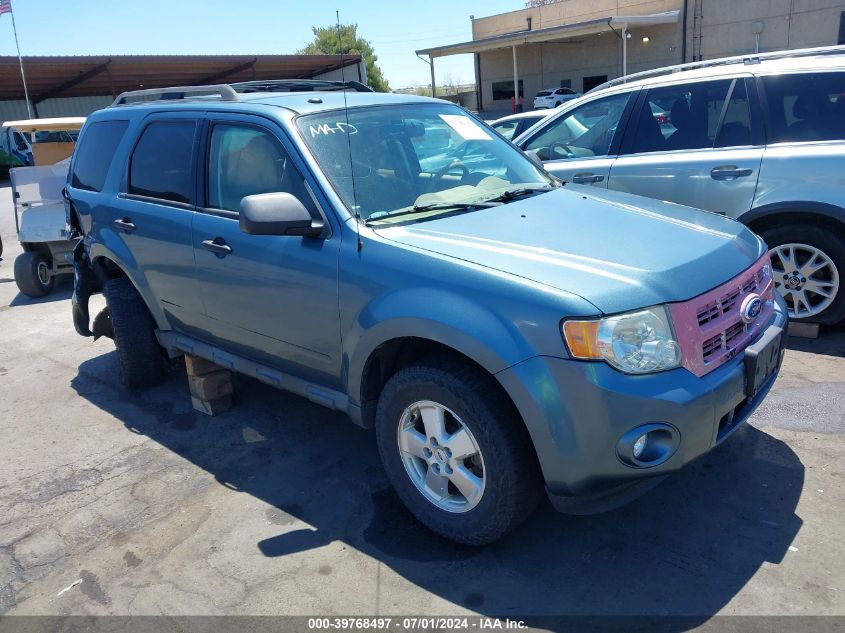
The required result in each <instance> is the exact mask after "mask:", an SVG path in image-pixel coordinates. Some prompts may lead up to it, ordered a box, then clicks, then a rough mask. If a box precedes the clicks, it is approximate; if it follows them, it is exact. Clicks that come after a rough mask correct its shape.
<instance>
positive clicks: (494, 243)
mask: <svg viewBox="0 0 845 633" xmlns="http://www.w3.org/2000/svg"><path fill="white" fill-rule="evenodd" d="M377 232H378V234H379V235H381V236H382V237H384V238H387V239H390V240H393V241H396V242H399V243H401V244H404V245H407V246H412V247H415V248H420V249H425V250H428V251H433V252H436V253H439V254H441V255H447V256H450V257H455V258H458V259H461V260H465V261H469V262H472V263H475V264H478V265H481V266H486V267H489V268H493V269H496V270H498V271H502V272H506V273H509V274H512V275H517V276H519V277H523V278H526V279H530V280H532V281H535V282H538V283H541V284H545V285H548V286H551V287H553V288H556V289H558V290H563V291H566V292H570V293H573V294H577V295H579V296H581V297H582V298H584V299H586V300H587V301H589V302H591V303H592V304H593V305H595V306H596V307H597V308H598V309H599V310H600V311H601V312H603V313H606V314H611V313H615V312H623V311H626V310H633V309H637V308H643V307H647V306H651V305H656V304H660V303H668V302H673V301H684V300H687V299H691V298H693V297H695V296H697V295H700V294H702V293H704V292H706V291H707V290H710V289H711V288H714V287H716V286H718V285H720V284H722V283H724V282H725V281H727V280H729V279H730V278H731V277H734V276H735V275H738V274H739V273H740V272H742V271H743V270H745V269H746V268H748V267H749V266H751V264H753V263H754V262H755V261H756V260H757V259H758V258H759V257H760V256H761V255H762V254H763V251H764V245H763V243H762V241H761V240H760V239H758V238H757V237H756V236H755V235H754V234H753V233H751V232H750V231H749V230H748V229H746V228H745V227H744V226H743V225H742V224H740V223H738V222H735V221H733V220H729V219H727V218H724V217H722V216H720V215H717V214H715V213H709V212H707V211H700V210H697V209H691V208H689V207H684V206H681V205H676V204H670V203H666V202H659V201H657V200H651V199H649V198H643V197H640V196H634V195H631V194H626V193H619V192H614V191H607V190H603V189H602V190H596V189H595V188H593V187H585V186H578V185H566V186H565V187H562V188H561V189H557V190H555V191H551V192H549V193H545V194H540V195H536V196H532V197H530V198H526V199H524V200H518V201H515V202H511V203H509V204H503V205H501V206H496V207H492V208H489V209H480V210H477V211H473V212H471V213H464V214H461V215H454V216H451V217H444V218H439V219H434V220H427V221H424V222H420V223H418V224H405V225H400V226H386V227H379V228H378V229H377Z"/></svg>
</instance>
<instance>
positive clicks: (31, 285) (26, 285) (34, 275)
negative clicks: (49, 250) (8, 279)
mask: <svg viewBox="0 0 845 633" xmlns="http://www.w3.org/2000/svg"><path fill="white" fill-rule="evenodd" d="M54 280H55V277H53V276H52V275H50V262H49V261H47V258H46V257H44V256H43V255H42V254H41V253H38V252H36V251H25V252H23V253H21V254H20V255H18V256H17V258H15V283H16V284H17V285H18V290H20V291H21V292H22V293H23V294H25V295H26V296H27V297H32V298H33V299H37V298H38V297H43V296H45V295H48V294H50V292H52V290H53V282H54Z"/></svg>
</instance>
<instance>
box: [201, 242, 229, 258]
mask: <svg viewBox="0 0 845 633" xmlns="http://www.w3.org/2000/svg"><path fill="white" fill-rule="evenodd" d="M202 247H203V248H204V249H205V250H207V251H211V252H212V253H214V254H215V255H217V256H218V257H226V255H229V254H231V252H232V247H231V246H229V245H228V244H226V240H224V239H223V238H222V237H215V238H214V239H213V240H203V242H202Z"/></svg>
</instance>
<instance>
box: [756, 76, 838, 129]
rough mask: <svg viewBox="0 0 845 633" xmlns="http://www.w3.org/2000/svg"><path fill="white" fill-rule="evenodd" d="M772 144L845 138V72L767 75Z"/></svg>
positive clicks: (764, 86)
mask: <svg viewBox="0 0 845 633" xmlns="http://www.w3.org/2000/svg"><path fill="white" fill-rule="evenodd" d="M763 89H764V91H765V94H766V106H767V119H768V120H767V124H768V125H767V128H768V134H769V143H784V142H801V141H838V140H845V72H841V71H840V72H828V73H801V74H792V75H789V74H787V75H772V76H767V77H763Z"/></svg>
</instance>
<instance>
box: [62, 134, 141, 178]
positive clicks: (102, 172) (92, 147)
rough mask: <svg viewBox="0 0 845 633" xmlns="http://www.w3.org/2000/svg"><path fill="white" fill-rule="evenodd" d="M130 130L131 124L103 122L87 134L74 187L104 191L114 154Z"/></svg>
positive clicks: (77, 161)
mask: <svg viewBox="0 0 845 633" xmlns="http://www.w3.org/2000/svg"><path fill="white" fill-rule="evenodd" d="M128 126H129V121H99V122H97V123H92V124H91V125H90V126H89V127H88V128H87V129H86V130H85V134H83V135H82V139H81V141H80V143H79V146H78V147H77V148H76V157H75V158H74V160H73V174H72V175H71V181H70V182H71V186H73V187H75V188H77V189H86V190H88V191H102V189H103V185H104V184H105V182H106V174H108V171H109V166H110V165H111V163H112V159H113V158H114V152H115V150H116V149H117V146H118V145H119V144H120V141H121V139H122V138H123V135H124V133H125V132H126V128H127V127H128Z"/></svg>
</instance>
